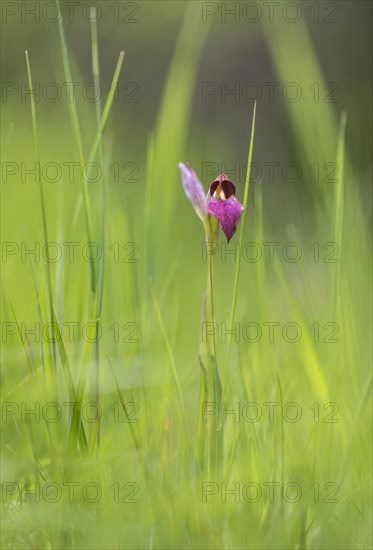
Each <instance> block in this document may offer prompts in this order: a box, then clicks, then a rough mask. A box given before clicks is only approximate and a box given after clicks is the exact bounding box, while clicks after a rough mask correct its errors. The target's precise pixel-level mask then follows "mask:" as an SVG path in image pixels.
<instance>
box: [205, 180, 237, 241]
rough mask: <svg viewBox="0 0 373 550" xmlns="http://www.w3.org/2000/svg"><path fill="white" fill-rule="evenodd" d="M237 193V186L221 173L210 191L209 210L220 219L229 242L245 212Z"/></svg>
mask: <svg viewBox="0 0 373 550" xmlns="http://www.w3.org/2000/svg"><path fill="white" fill-rule="evenodd" d="M235 195H236V186H235V185H234V183H233V182H231V181H230V180H228V178H227V176H226V175H225V174H220V175H219V176H218V177H217V178H216V179H215V180H214V181H213V182H212V184H211V185H210V189H209V193H208V210H209V212H210V214H212V215H213V216H215V217H216V218H217V219H218V220H219V222H220V225H221V227H222V229H223V231H224V233H225V236H226V237H227V241H228V243H229V241H230V240H231V238H232V237H233V235H234V234H235V232H236V229H237V223H238V222H239V220H240V218H241V215H242V212H243V206H242V204H241V203H240V202H239V201H238V200H237V199H236V196H235Z"/></svg>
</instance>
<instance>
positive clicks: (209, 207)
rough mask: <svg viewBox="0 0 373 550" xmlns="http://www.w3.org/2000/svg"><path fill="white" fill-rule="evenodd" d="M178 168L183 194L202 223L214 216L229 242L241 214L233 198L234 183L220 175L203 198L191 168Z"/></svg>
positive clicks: (237, 202)
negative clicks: (210, 215)
mask: <svg viewBox="0 0 373 550" xmlns="http://www.w3.org/2000/svg"><path fill="white" fill-rule="evenodd" d="M179 168H180V171H181V176H182V183H183V186H184V190H185V193H186V195H187V197H188V198H189V200H190V201H191V203H192V204H193V206H194V209H195V211H196V212H197V214H198V216H199V217H200V218H201V220H202V221H203V222H204V223H205V222H206V221H207V219H208V216H209V214H212V215H213V216H215V218H217V219H218V220H219V222H220V225H221V227H222V229H223V231H224V233H225V236H226V237H227V241H228V242H229V241H230V240H231V238H232V237H233V235H234V234H235V232H236V229H237V223H238V222H239V220H240V218H241V215H242V212H243V206H242V204H241V203H240V202H239V201H238V200H237V199H236V197H235V194H236V187H235V185H234V183H232V182H231V181H229V180H228V178H227V176H226V175H225V174H220V176H218V177H217V178H216V179H215V180H214V181H213V182H212V184H211V185H210V189H209V191H208V193H207V197H205V192H204V190H203V187H202V184H201V182H200V181H199V179H198V177H197V174H196V173H195V171H194V170H193V168H192V167H191V166H190V165H188V167H186V166H185V164H183V163H182V162H180V164H179Z"/></svg>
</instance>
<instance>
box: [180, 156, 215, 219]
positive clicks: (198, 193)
mask: <svg viewBox="0 0 373 550" xmlns="http://www.w3.org/2000/svg"><path fill="white" fill-rule="evenodd" d="M179 169H180V172H181V177H182V183H183V187H184V191H185V193H186V196H187V197H188V199H189V200H190V202H191V203H192V205H193V207H194V210H195V211H196V213H197V215H198V216H199V217H200V218H201V220H202V221H204V220H205V219H206V218H207V216H208V209H207V203H206V196H205V191H204V189H203V187H202V183H201V182H200V181H199V179H198V176H197V174H196V173H195V171H194V170H193V168H192V167H191V166H190V165H189V166H188V167H187V166H185V164H183V163H182V162H180V163H179Z"/></svg>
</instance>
